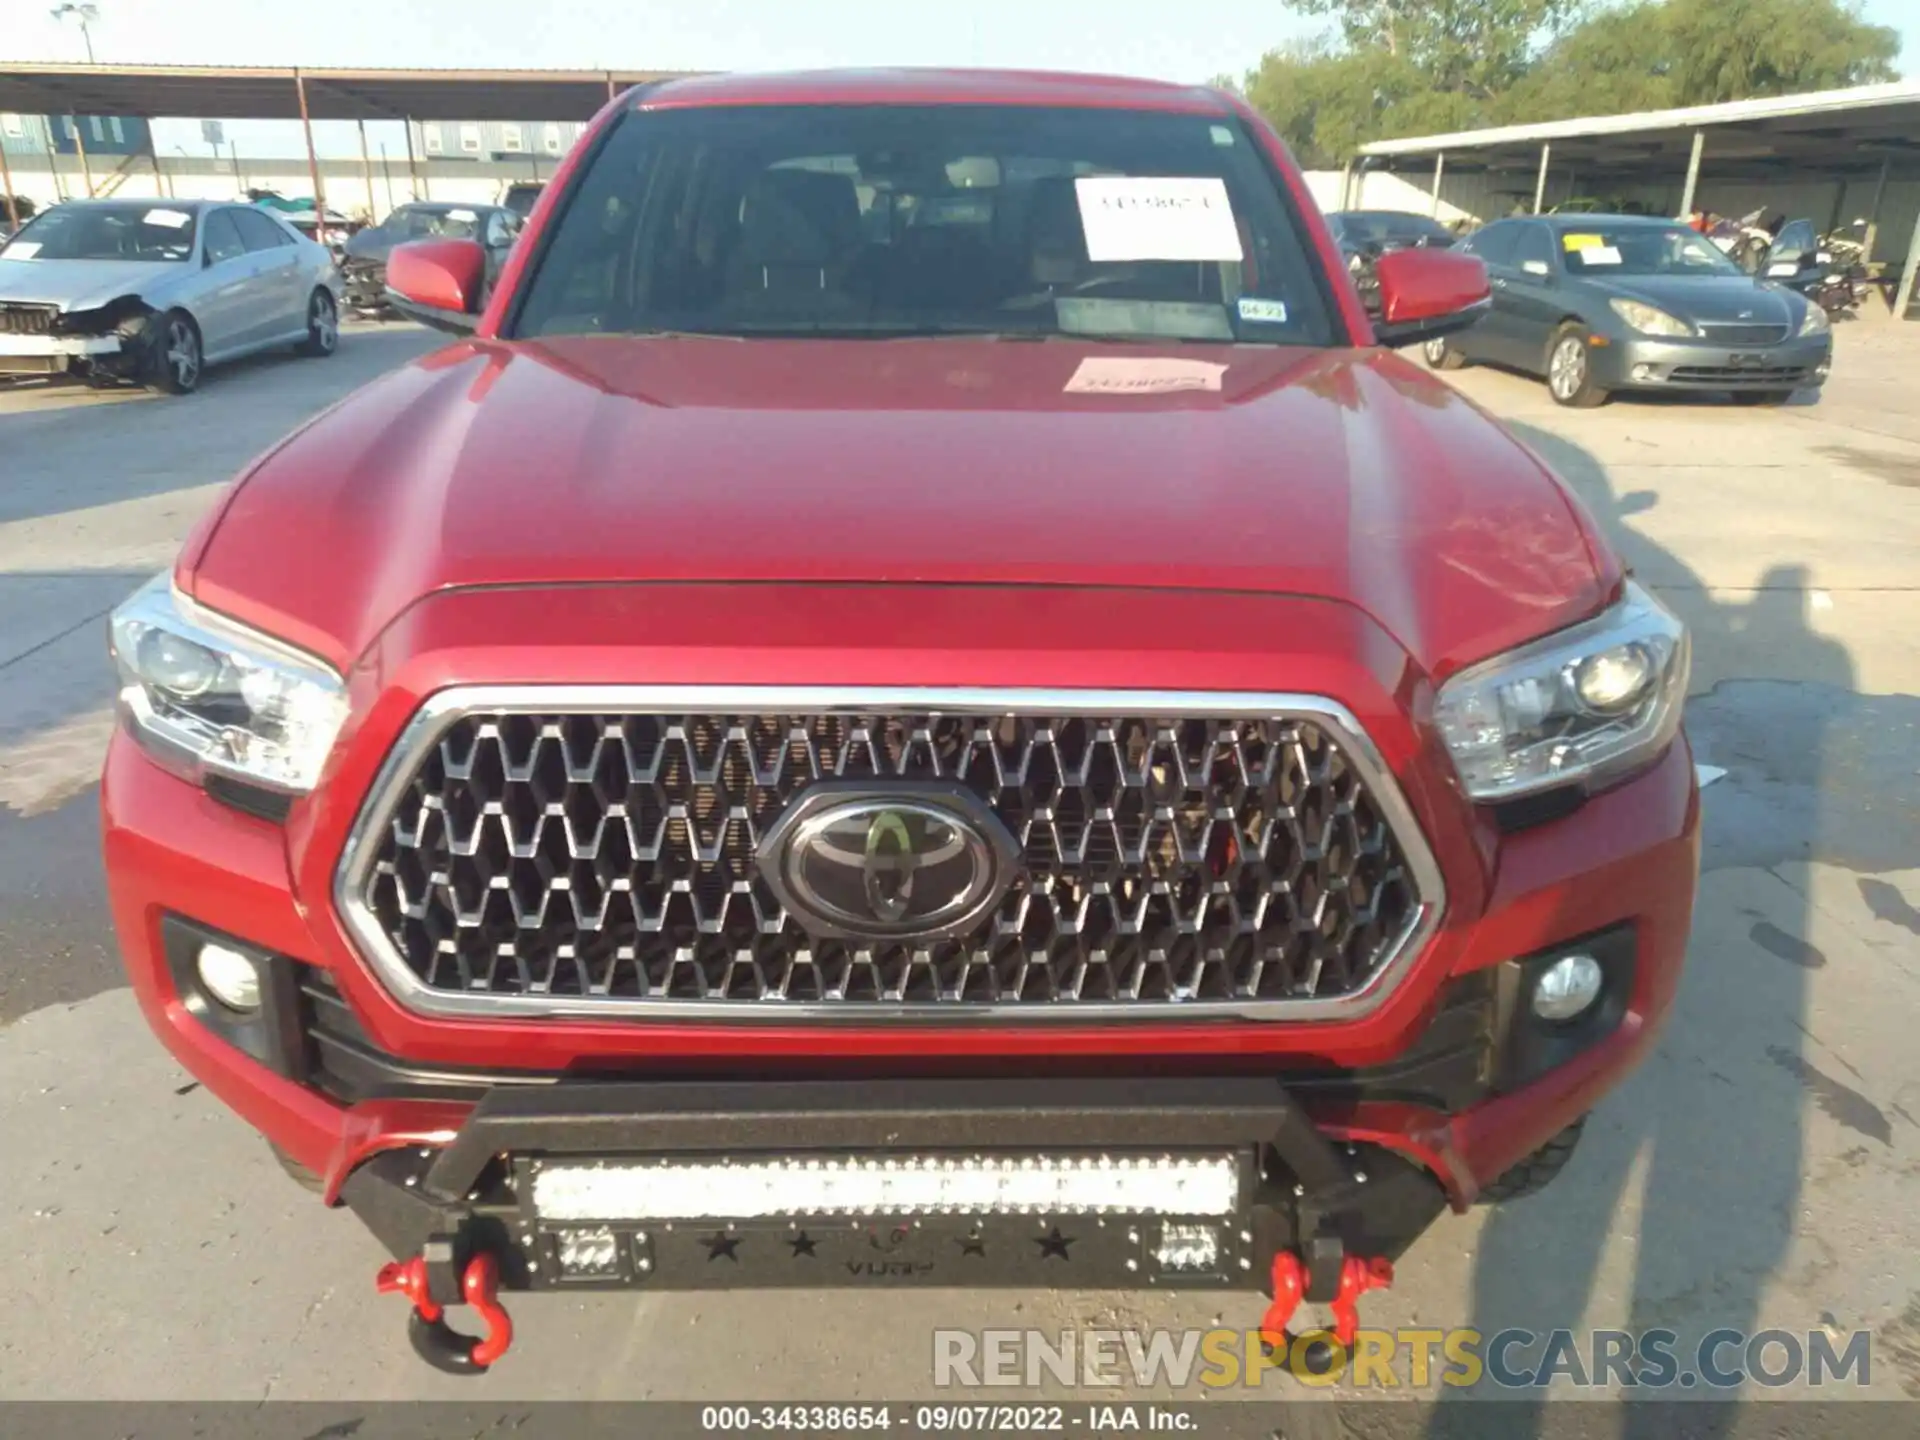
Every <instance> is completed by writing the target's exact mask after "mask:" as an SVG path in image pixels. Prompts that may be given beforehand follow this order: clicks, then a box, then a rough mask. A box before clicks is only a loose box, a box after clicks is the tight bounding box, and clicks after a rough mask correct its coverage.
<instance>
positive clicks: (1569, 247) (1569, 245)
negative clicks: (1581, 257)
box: [1560, 235, 1607, 255]
mask: <svg viewBox="0 0 1920 1440" xmlns="http://www.w3.org/2000/svg"><path fill="white" fill-rule="evenodd" d="M1606 243H1607V237H1606V236H1604V235H1562V236H1561V237H1560V248H1561V249H1563V250H1565V251H1566V252H1567V253H1568V254H1569V255H1571V254H1574V253H1576V252H1578V251H1581V250H1598V249H1600V248H1601V247H1602V246H1604V245H1605V244H1606Z"/></svg>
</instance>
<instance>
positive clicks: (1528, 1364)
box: [933, 1329, 1873, 1390]
mask: <svg viewBox="0 0 1920 1440" xmlns="http://www.w3.org/2000/svg"><path fill="white" fill-rule="evenodd" d="M1316 1342H1324V1343H1325V1344H1326V1345H1327V1346H1329V1347H1331V1351H1332V1362H1333V1363H1332V1365H1331V1367H1330V1368H1326V1369H1324V1370H1320V1371H1316V1370H1315V1369H1313V1368H1312V1367H1311V1366H1310V1365H1309V1364H1308V1359H1307V1352H1308V1348H1309V1346H1312V1345H1314V1344H1316ZM1872 1347H1873V1339H1872V1335H1871V1334H1870V1333H1869V1332H1868V1331H1865V1330H1856V1331H1852V1332H1851V1333H1848V1334H1845V1335H1842V1336H1839V1337H1837V1338H1836V1337H1835V1336H1833V1335H1830V1334H1828V1333H1827V1332H1826V1331H1825V1330H1810V1331H1806V1332H1801V1331H1794V1330H1760V1331H1755V1332H1752V1333H1748V1332H1746V1331H1741V1330H1714V1331H1710V1332H1709V1333H1707V1334H1706V1335H1703V1336H1701V1337H1700V1339H1699V1340H1698V1342H1697V1343H1692V1344H1683V1343H1682V1341H1681V1339H1680V1336H1679V1335H1678V1333H1677V1332H1675V1331H1672V1330H1643V1331H1640V1332H1638V1333H1634V1332H1631V1331H1626V1330H1589V1331H1575V1330H1550V1331H1547V1332H1545V1333H1541V1332H1538V1331H1533V1330H1518V1329H1513V1330H1498V1331H1495V1332H1493V1333H1492V1334H1486V1333H1483V1332H1481V1331H1479V1330H1471V1329H1457V1330H1440V1329H1403V1330H1362V1331H1361V1332H1360V1333H1359V1335H1358V1337H1357V1338H1356V1340H1355V1343H1354V1345H1353V1347H1352V1349H1351V1350H1348V1349H1346V1348H1344V1347H1342V1346H1341V1345H1340V1344H1339V1343H1338V1342H1337V1341H1335V1340H1334V1338H1333V1336H1332V1335H1330V1334H1328V1333H1326V1332H1325V1331H1306V1332H1304V1333H1302V1334H1301V1335H1299V1336H1298V1337H1296V1339H1295V1340H1294V1343H1293V1344H1292V1346H1291V1347H1290V1348H1289V1349H1288V1350H1287V1351H1286V1352H1285V1353H1281V1352H1280V1351H1278V1350H1269V1349H1268V1347H1267V1346H1266V1345H1265V1344H1264V1343H1263V1342H1262V1341H1261V1338H1260V1333H1259V1332H1258V1331H1257V1330H1150V1331H1139V1330H1081V1331H1073V1330H1061V1331H1053V1332H1047V1331H1040V1330H980V1331H971V1330H936V1331H934V1332H933V1383H934V1384H935V1385H936V1386H943V1387H944V1386H954V1387H960V1388H973V1387H976V1386H994V1385H1006V1386H1028V1387H1032V1386H1039V1385H1042V1384H1051V1385H1065V1386H1074V1387H1086V1388H1099V1389H1114V1388H1129V1387H1132V1388H1141V1389H1145V1388H1151V1387H1158V1386H1167V1387H1171V1388H1173V1389H1182V1388H1185V1387H1187V1386H1189V1385H1200V1386H1203V1387H1206V1388H1209V1389H1223V1388H1227V1387H1230V1386H1246V1387H1254V1388H1257V1387H1259V1386H1260V1385H1262V1384H1264V1383H1266V1381H1267V1379H1268V1377H1270V1376H1285V1377H1290V1378H1291V1379H1293V1380H1296V1381H1299V1382H1300V1383H1302V1384H1306V1385H1327V1386H1331V1385H1347V1386H1351V1387H1353V1388H1356V1389H1374V1390H1399V1389H1408V1390H1426V1389H1431V1388H1434V1387H1436V1386H1449V1387H1454V1388H1462V1389H1464V1388H1468V1387H1471V1386H1475V1385H1480V1384H1492V1385H1495V1386H1499V1387H1501V1388H1504V1389H1538V1388H1543V1387H1546V1386H1551V1385H1569V1386H1573V1387H1575V1388H1579V1389H1587V1388H1602V1389H1607V1388H1614V1387H1619V1388H1631V1389H1641V1390H1645V1389H1693V1388H1696V1387H1700V1386H1705V1387H1708V1388H1709V1389H1716V1390H1731V1389H1735V1388H1737V1387H1739V1386H1742V1385H1749V1384H1751V1385H1758V1386H1762V1387H1765V1388H1768V1389H1779V1388H1781V1387H1785V1386H1793V1385H1808V1386H1823V1387H1824V1386H1841V1385H1851V1386H1858V1387H1861V1388H1864V1387H1866V1386H1868V1385H1869V1384H1871V1383H1872V1379H1873V1350H1872Z"/></svg>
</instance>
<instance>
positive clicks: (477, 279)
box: [387, 240, 487, 335]
mask: <svg viewBox="0 0 1920 1440" xmlns="http://www.w3.org/2000/svg"><path fill="white" fill-rule="evenodd" d="M486 275H487V252H486V249H485V247H484V246H482V245H481V244H480V243H479V242H478V241H474V240H415V241H412V242H410V243H408V244H406V245H396V246H395V247H394V249H393V253H392V254H391V255H389V256H388V257H387V299H388V301H389V302H390V303H391V304H392V305H393V308H394V309H396V310H398V311H399V312H400V313H401V314H402V315H405V316H407V317H408V318H409V319H413V320H418V321H419V322H420V323H421V324H423V325H431V326H433V328H434V329H436V330H450V331H452V332H453V333H454V334H456V335H465V334H468V333H470V332H471V331H472V330H473V327H474V326H475V325H477V324H479V323H480V292H481V288H482V286H483V285H484V284H485V283H486Z"/></svg>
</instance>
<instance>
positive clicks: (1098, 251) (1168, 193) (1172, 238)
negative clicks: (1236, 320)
mask: <svg viewBox="0 0 1920 1440" xmlns="http://www.w3.org/2000/svg"><path fill="white" fill-rule="evenodd" d="M1073 185H1074V191H1075V194H1076V195H1077V196H1078V198H1079V201H1080V225H1081V228H1082V229H1083V230H1084V231H1085V233H1086V238H1087V259H1089V260H1091V261H1093V262H1095V263H1096V264H1099V263H1105V262H1110V261H1116V260H1118V261H1125V260H1238V259H1240V258H1241V256H1240V230H1239V227H1238V226H1236V225H1235V224H1234V221H1233V205H1232V203H1231V202H1230V201H1229V200H1228V199H1227V183H1226V181H1224V180H1222V179H1220V178H1219V177H1218V176H1189V175H1179V176H1152V175H1091V176H1083V177H1081V178H1080V179H1078V180H1076V181H1074V182H1073Z"/></svg>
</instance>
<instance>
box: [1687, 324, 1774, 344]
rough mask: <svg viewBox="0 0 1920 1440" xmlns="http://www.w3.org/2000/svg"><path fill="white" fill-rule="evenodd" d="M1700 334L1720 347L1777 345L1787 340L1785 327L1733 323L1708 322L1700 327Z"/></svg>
mask: <svg viewBox="0 0 1920 1440" xmlns="http://www.w3.org/2000/svg"><path fill="white" fill-rule="evenodd" d="M1700 333H1701V334H1702V335H1703V336H1705V337H1706V338H1707V339H1709V340H1713V341H1716V342H1718V343H1719V344H1722V345H1778V344H1779V343H1780V342H1781V341H1783V340H1785V339H1786V338H1787V327H1786V326H1784V325H1743V324H1739V323H1735V322H1729V323H1727V324H1725V325H1715V324H1713V323H1711V322H1708V323H1706V324H1703V325H1701V327H1700Z"/></svg>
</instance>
